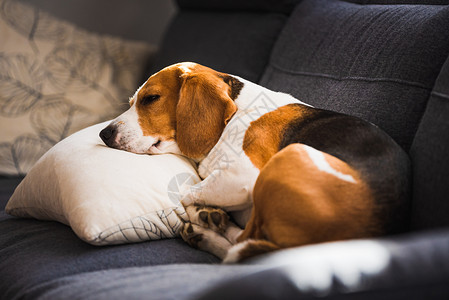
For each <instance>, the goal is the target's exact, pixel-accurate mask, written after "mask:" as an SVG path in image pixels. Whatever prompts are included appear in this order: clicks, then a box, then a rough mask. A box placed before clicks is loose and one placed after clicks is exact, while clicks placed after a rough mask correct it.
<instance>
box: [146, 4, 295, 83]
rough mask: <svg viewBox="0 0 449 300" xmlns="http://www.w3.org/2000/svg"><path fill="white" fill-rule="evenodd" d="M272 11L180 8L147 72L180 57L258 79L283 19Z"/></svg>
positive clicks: (149, 73)
mask: <svg viewBox="0 0 449 300" xmlns="http://www.w3.org/2000/svg"><path fill="white" fill-rule="evenodd" d="M286 18H287V17H286V16H285V15H282V14H275V13H262V14H257V13H250V12H248V13H244V12H227V13H226V12H210V11H205V12H201V11H199V12H198V11H181V13H180V14H179V15H178V16H177V17H175V19H174V20H173V23H172V24H171V25H170V28H169V30H168V32H167V34H166V36H165V39H164V42H163V43H162V46H161V49H160V51H159V56H158V57H156V63H154V64H153V65H152V66H151V67H150V69H149V70H148V75H151V74H152V73H154V72H157V71H159V70H160V69H162V68H164V67H166V66H168V65H171V64H174V63H177V62H182V61H193V62H197V63H200V64H203V65H206V66H208V67H211V68H214V69H216V70H218V71H221V72H226V73H231V74H234V75H239V76H242V77H244V78H246V79H248V80H252V81H257V80H259V78H260V76H261V75H262V73H263V70H264V68H265V66H266V64H267V62H268V59H269V56H270V52H271V49H272V46H273V44H274V42H275V40H276V38H277V36H278V34H279V32H280V30H281V28H282V26H283V25H284V23H285V21H286Z"/></svg>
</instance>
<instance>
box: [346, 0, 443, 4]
mask: <svg viewBox="0 0 449 300" xmlns="http://www.w3.org/2000/svg"><path fill="white" fill-rule="evenodd" d="M344 1H346V2H353V3H359V4H392V5H393V4H430V5H442V4H449V1H448V0H344Z"/></svg>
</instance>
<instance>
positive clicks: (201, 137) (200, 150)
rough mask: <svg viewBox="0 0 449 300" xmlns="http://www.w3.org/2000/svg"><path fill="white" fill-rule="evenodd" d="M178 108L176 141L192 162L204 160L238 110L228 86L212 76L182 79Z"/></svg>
mask: <svg viewBox="0 0 449 300" xmlns="http://www.w3.org/2000/svg"><path fill="white" fill-rule="evenodd" d="M183 80H184V81H183V84H182V87H181V90H180V95H179V102H178V106H177V108H176V141H177V143H178V146H179V149H180V150H181V152H182V153H183V154H184V155H186V156H188V157H191V158H196V159H200V158H202V157H204V156H205V155H206V154H207V153H208V152H209V151H210V150H211V149H212V147H213V146H214V145H215V144H216V143H217V142H218V139H219V138H220V136H221V134H222V133H223V129H224V128H225V126H226V124H227V123H228V121H229V120H230V119H231V117H232V116H233V115H234V113H235V112H236V110H237V106H236V105H235V103H234V101H233V100H232V99H231V98H230V96H229V86H228V85H227V84H226V83H225V82H224V81H223V80H222V79H221V78H219V77H218V76H215V75H214V74H213V73H211V72H199V73H193V74H188V75H185V76H183Z"/></svg>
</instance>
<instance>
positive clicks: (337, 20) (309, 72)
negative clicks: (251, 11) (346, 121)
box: [261, 0, 449, 150]
mask: <svg viewBox="0 0 449 300" xmlns="http://www.w3.org/2000/svg"><path fill="white" fill-rule="evenodd" d="M448 53H449V7H448V6H431V7H429V6H427V7H426V6H413V5H403V6H400V5H391V6H378V5H357V4H352V3H345V2H341V1H335V0H306V1H303V2H301V3H300V4H299V5H298V6H297V8H296V9H295V11H294V12H293V14H292V17H291V18H290V19H289V22H288V23H287V25H286V27H285V28H284V30H283V32H282V34H281V36H280V38H279V40H278V42H277V43H276V45H275V47H274V49H273V53H272V56H271V60H270V63H269V67H268V69H267V71H266V72H265V74H264V76H263V78H262V80H261V84H262V85H265V86H267V87H268V88H270V89H273V90H279V91H284V92H289V93H291V94H293V95H294V96H296V97H297V98H299V99H301V100H303V101H304V102H306V103H309V104H312V105H314V106H317V107H320V108H325V109H330V110H334V111H338V112H343V113H347V114H350V115H355V116H358V117H361V118H363V119H365V120H368V121H370V122H372V123H374V124H376V125H378V126H380V127H381V128H382V129H384V130H385V131H386V132H387V133H388V134H390V135H391V136H392V137H393V138H394V139H395V140H396V141H397V142H398V143H399V144H400V145H401V146H402V147H404V149H405V150H408V149H409V147H410V144H411V142H412V139H413V136H414V134H415V132H416V129H417V127H418V123H419V120H420V119H421V116H422V114H423V112H424V109H425V106H426V101H427V99H428V97H429V94H430V91H431V89H432V87H433V85H434V82H435V79H436V77H437V75H438V73H439V70H440V68H441V66H442V65H443V63H444V61H445V59H446V57H447V55H448Z"/></svg>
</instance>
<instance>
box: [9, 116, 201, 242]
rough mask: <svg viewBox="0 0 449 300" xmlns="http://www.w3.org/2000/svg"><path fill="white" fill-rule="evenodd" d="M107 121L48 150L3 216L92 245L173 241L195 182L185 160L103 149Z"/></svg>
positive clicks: (192, 170)
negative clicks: (49, 225) (63, 230)
mask: <svg viewBox="0 0 449 300" xmlns="http://www.w3.org/2000/svg"><path fill="white" fill-rule="evenodd" d="M107 125H108V122H104V123H100V124H97V125H94V126H91V127H89V128H86V129H84V130H81V131H80V132H77V133H75V134H73V135H71V136H70V137H68V138H66V139H64V140H63V141H61V142H59V143H58V144H56V145H55V146H54V147H53V148H52V149H50V150H49V151H48V152H47V153H46V154H45V155H44V156H42V158H41V159H40V160H39V161H38V162H37V163H36V165H35V166H34V167H33V168H32V169H31V171H30V172H29V173H28V174H27V176H26V177H25V179H24V180H23V181H22V182H21V183H20V185H19V186H18V187H17V188H16V190H15V192H14V194H13V195H12V197H11V199H10V200H9V202H8V204H7V205H6V212H7V213H9V214H12V215H14V216H18V217H25V218H30V217H31V218H36V219H39V220H54V221H59V222H61V223H63V224H66V225H69V226H71V227H72V229H73V231H74V232H75V233H76V234H77V235H78V236H79V237H80V238H81V239H83V240H84V241H86V242H88V243H91V244H93V245H107V244H120V243H130V242H141V241H146V240H155V239H161V238H171V237H175V236H178V234H179V230H180V228H181V227H182V224H183V223H182V220H181V219H180V218H182V217H184V218H187V217H186V213H185V211H184V208H183V206H182V205H181V204H180V200H181V194H180V193H181V192H182V191H181V190H182V189H188V188H189V187H190V186H192V185H194V184H196V183H198V182H200V178H199V176H198V175H197V173H196V170H195V167H194V166H193V163H192V162H190V161H189V160H187V159H186V158H184V157H181V156H176V155H173V154H166V155H138V154H134V153H130V152H126V151H121V150H116V149H112V148H108V147H106V146H105V145H104V143H103V142H102V141H101V139H100V137H99V135H98V134H99V132H100V131H101V129H103V128H105V127H106V126H107Z"/></svg>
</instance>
